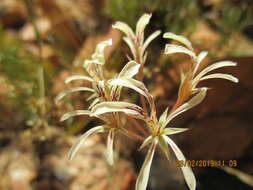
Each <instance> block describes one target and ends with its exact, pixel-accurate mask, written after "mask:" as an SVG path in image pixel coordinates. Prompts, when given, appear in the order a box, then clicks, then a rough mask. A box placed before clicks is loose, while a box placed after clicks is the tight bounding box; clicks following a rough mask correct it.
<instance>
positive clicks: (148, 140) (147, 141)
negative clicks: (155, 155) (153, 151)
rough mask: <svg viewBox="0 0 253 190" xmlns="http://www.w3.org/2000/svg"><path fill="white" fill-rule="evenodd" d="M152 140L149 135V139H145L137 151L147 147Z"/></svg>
mask: <svg viewBox="0 0 253 190" xmlns="http://www.w3.org/2000/svg"><path fill="white" fill-rule="evenodd" d="M153 140H154V137H153V136H152V135H151V136H149V137H147V138H146V139H145V140H144V141H143V143H142V144H141V146H140V148H139V149H138V150H142V149H143V148H145V147H146V146H147V145H149V144H150V143H151V142H152V141H153Z"/></svg>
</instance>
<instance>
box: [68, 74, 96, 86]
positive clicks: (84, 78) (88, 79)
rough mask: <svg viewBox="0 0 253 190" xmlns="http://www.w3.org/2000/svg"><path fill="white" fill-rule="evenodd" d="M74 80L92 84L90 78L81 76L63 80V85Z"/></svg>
mask: <svg viewBox="0 0 253 190" xmlns="http://www.w3.org/2000/svg"><path fill="white" fill-rule="evenodd" d="M74 80H87V81H90V82H92V81H93V79H92V78H90V77H87V76H82V75H74V76H71V77H68V78H67V79H66V80H65V83H66V84H67V83H70V82H72V81H74Z"/></svg>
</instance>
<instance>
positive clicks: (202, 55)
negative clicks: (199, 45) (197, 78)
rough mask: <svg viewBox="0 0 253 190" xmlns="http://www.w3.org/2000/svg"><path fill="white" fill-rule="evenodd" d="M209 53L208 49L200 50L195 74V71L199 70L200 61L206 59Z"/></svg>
mask: <svg viewBox="0 0 253 190" xmlns="http://www.w3.org/2000/svg"><path fill="white" fill-rule="evenodd" d="M207 54H208V52H207V51H202V52H200V53H199V54H198V57H197V63H196V65H195V67H194V72H193V73H194V74H193V75H195V73H196V72H197V70H198V68H199V65H200V63H201V62H202V61H203V59H205V57H206V56H207Z"/></svg>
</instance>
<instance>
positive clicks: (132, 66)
mask: <svg viewBox="0 0 253 190" xmlns="http://www.w3.org/2000/svg"><path fill="white" fill-rule="evenodd" d="M140 66H141V65H140V64H138V63H136V62H135V61H129V62H128V63H127V64H126V65H125V66H124V67H123V69H122V70H121V71H120V73H119V77H120V78H132V77H133V76H134V75H136V74H137V73H138V72H139V69H140Z"/></svg>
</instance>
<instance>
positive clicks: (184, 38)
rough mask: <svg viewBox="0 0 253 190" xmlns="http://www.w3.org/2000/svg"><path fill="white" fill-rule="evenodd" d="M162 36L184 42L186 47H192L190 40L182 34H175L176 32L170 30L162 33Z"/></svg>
mask: <svg viewBox="0 0 253 190" xmlns="http://www.w3.org/2000/svg"><path fill="white" fill-rule="evenodd" d="M163 37H164V38H168V39H172V40H175V41H178V42H180V43H182V44H184V45H185V46H186V47H187V48H189V49H192V44H191V42H190V41H189V40H188V39H187V38H186V37H184V36H181V35H177V34H174V33H171V32H166V33H164V35H163Z"/></svg>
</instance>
